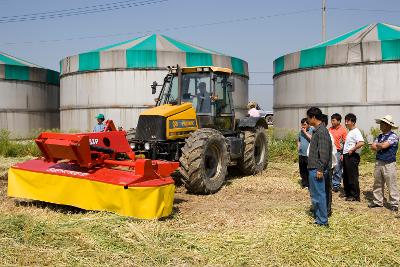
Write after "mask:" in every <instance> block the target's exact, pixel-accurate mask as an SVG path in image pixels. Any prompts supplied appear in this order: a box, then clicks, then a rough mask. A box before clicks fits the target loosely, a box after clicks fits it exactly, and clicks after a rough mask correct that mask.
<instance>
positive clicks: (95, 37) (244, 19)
mask: <svg viewBox="0 0 400 267" xmlns="http://www.w3.org/2000/svg"><path fill="white" fill-rule="evenodd" d="M162 1H168V0H162ZM315 11H320V9H318V8H313V9H305V10H298V11H293V12H286V13H277V14H271V15H266V16H257V17H244V18H236V19H229V20H222V21H215V22H209V23H203V24H191V25H182V26H171V27H167V28H159V29H153V30H143V31H136V32H126V33H114V34H105V35H93V36H87V37H71V38H65V39H52V40H39V41H25V42H6V43H1V45H16V44H32V43H53V42H65V41H75V40H86V39H100V38H108V37H116V36H125V35H133V34H148V33H155V32H168V31H176V30H182V29H193V28H201V27H208V26H215V25H222V24H230V23H239V22H248V21H256V20H266V19H269V18H274V17H282V16H291V15H297V14H302V13H310V12H315Z"/></svg>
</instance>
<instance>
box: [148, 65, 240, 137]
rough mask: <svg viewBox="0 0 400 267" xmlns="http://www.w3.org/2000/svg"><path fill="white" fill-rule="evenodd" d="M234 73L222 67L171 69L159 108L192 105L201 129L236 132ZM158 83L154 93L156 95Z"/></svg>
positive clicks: (157, 103)
mask: <svg viewBox="0 0 400 267" xmlns="http://www.w3.org/2000/svg"><path fill="white" fill-rule="evenodd" d="M231 74H232V71H231V70H230V69H228V68H219V67H211V66H206V67H185V68H180V67H179V66H177V67H174V68H170V69H169V73H168V75H167V76H166V77H165V79H164V84H163V85H162V88H161V91H160V94H159V97H158V98H156V106H162V105H165V104H169V105H181V104H184V103H191V104H192V106H193V109H194V110H195V111H196V115H197V120H198V123H199V128H205V127H210V128H217V129H219V130H233V129H234V114H235V113H234V107H233V101H232V92H233V90H234V87H233V79H232V78H231ZM157 86H158V84H157V83H153V85H152V90H153V91H152V92H153V93H156V87H157Z"/></svg>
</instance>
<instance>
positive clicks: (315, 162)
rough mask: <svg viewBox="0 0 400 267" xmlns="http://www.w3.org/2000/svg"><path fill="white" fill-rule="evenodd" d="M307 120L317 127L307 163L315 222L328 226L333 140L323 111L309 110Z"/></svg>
mask: <svg viewBox="0 0 400 267" xmlns="http://www.w3.org/2000/svg"><path fill="white" fill-rule="evenodd" d="M307 120H308V123H309V124H310V125H311V126H313V127H314V129H315V130H314V132H313V136H312V138H311V142H310V150H309V157H308V165H307V168H308V172H309V176H308V177H309V183H310V195H311V202H312V205H313V210H314V217H315V224H316V225H321V226H328V209H327V201H326V191H325V182H326V180H327V179H329V176H328V172H329V169H330V167H331V164H332V162H331V161H332V142H331V138H330V136H329V132H328V130H327V129H326V126H325V124H324V123H322V112H321V110H320V109H319V108H316V107H312V108H310V109H309V110H307Z"/></svg>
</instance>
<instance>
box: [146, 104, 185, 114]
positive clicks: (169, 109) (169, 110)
mask: <svg viewBox="0 0 400 267" xmlns="http://www.w3.org/2000/svg"><path fill="white" fill-rule="evenodd" d="M191 107H192V103H183V104H181V105H171V104H166V105H162V106H158V107H154V108H150V109H147V110H145V111H143V112H142V113H141V114H140V115H147V116H148V115H151V116H162V117H169V116H172V115H174V114H177V113H181V112H182V111H185V110H187V109H190V108H191Z"/></svg>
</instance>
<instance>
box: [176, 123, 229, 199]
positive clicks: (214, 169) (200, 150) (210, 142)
mask: <svg viewBox="0 0 400 267" xmlns="http://www.w3.org/2000/svg"><path fill="white" fill-rule="evenodd" d="M179 161H180V163H181V167H180V172H181V174H182V180H183V183H184V184H185V187H186V189H187V190H188V192H190V193H194V194H212V193H215V192H217V191H218V190H219V189H220V188H221V187H222V185H223V184H224V183H225V177H226V174H227V166H228V163H229V155H228V150H227V146H226V142H225V137H224V136H223V135H222V134H221V133H220V132H219V131H217V130H214V129H209V128H203V129H199V130H197V131H195V132H193V133H191V134H190V136H189V137H188V138H187V139H186V142H185V146H184V147H183V148H182V156H181V158H180V159H179Z"/></svg>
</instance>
